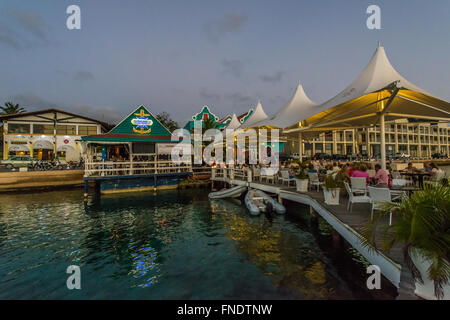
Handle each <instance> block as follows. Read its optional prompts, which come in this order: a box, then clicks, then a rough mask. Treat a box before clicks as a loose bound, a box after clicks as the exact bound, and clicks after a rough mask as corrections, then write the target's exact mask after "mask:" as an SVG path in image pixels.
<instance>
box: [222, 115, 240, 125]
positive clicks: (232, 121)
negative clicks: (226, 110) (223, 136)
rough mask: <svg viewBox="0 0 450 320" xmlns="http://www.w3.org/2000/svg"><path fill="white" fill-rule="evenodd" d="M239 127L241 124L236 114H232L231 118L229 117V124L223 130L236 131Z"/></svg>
mask: <svg viewBox="0 0 450 320" xmlns="http://www.w3.org/2000/svg"><path fill="white" fill-rule="evenodd" d="M240 125H241V123H240V122H239V120H238V118H237V116H236V113H233V116H232V117H231V121H230V123H228V125H227V126H226V128H225V129H237V128H239V126H240Z"/></svg>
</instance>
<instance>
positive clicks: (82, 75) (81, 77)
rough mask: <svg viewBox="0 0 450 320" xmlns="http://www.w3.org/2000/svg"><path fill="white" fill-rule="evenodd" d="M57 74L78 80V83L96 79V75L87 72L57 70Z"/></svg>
mask: <svg viewBox="0 0 450 320" xmlns="http://www.w3.org/2000/svg"><path fill="white" fill-rule="evenodd" d="M56 73H58V74H61V75H63V76H65V77H69V78H71V79H73V80H77V81H89V80H94V79H95V77H94V74H93V73H92V72H90V71H86V70H78V71H76V72H68V71H64V70H56Z"/></svg>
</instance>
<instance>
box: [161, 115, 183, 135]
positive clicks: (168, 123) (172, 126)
mask: <svg viewBox="0 0 450 320" xmlns="http://www.w3.org/2000/svg"><path fill="white" fill-rule="evenodd" d="M156 119H158V121H159V122H161V123H162V124H163V126H165V127H166V128H167V129H169V131H170V132H173V131H174V130H176V129H178V128H179V127H180V126H179V125H178V123H177V122H176V121H174V120H172V118H171V117H170V114H168V113H167V112H165V111H164V112H161V113H160V114H158V115H157V116H156Z"/></svg>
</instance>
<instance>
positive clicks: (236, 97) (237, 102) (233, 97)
mask: <svg viewBox="0 0 450 320" xmlns="http://www.w3.org/2000/svg"><path fill="white" fill-rule="evenodd" d="M226 99H227V100H229V101H230V102H231V103H232V105H233V107H234V109H236V110H245V109H246V108H248V107H249V106H252V105H254V103H255V101H256V99H255V98H253V97H250V96H248V95H246V94H243V93H241V92H235V93H231V94H227V95H226Z"/></svg>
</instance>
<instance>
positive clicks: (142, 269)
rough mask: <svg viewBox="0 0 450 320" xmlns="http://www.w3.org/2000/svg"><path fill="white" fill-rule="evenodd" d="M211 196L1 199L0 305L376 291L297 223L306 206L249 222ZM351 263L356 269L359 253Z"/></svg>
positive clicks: (241, 211) (237, 208)
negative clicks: (74, 282)
mask: <svg viewBox="0 0 450 320" xmlns="http://www.w3.org/2000/svg"><path fill="white" fill-rule="evenodd" d="M206 194H207V192H205V191H204V190H201V192H200V191H199V190H188V191H184V190H183V191H182V192H178V191H166V192H158V193H157V194H154V193H152V192H150V193H139V194H132V195H129V194H127V195H113V196H107V197H101V198H100V197H97V196H95V195H91V196H90V197H89V199H88V201H87V202H84V201H83V196H82V193H81V192H80V191H79V190H72V191H56V192H45V193H30V194H21V195H15V194H7V195H0V274H1V275H2V277H1V278H0V287H1V288H2V290H0V298H4V299H5V298H21V299H33V298H41V299H42V298H43V299H45V298H56V299H80V298H87V299H280V298H283V299H292V298H299V299H327V298H331V299H340V298H354V297H355V296H357V297H359V296H367V295H368V294H369V293H367V292H366V291H367V290H366V289H364V288H362V287H361V286H360V285H359V284H355V283H359V282H360V280H361V279H359V278H356V277H354V276H352V277H347V274H346V273H342V270H339V269H338V268H336V264H335V261H334V260H333V259H334V258H333V256H332V254H333V253H334V251H332V252H331V251H330V252H331V253H330V252H327V246H328V247H330V242H329V241H328V240H327V239H326V238H323V237H322V238H320V237H319V238H318V237H317V236H316V235H314V233H312V232H311V229H310V226H309V225H308V223H305V221H304V220H303V219H299V220H295V218H293V217H294V216H295V213H296V210H298V208H296V209H294V210H289V214H288V215H286V216H276V217H274V219H273V222H269V221H268V220H267V219H266V218H265V217H264V216H261V217H257V218H254V217H251V216H249V214H248V213H247V211H246V209H245V207H244V206H242V204H241V203H240V202H239V201H238V200H232V201H211V202H210V201H209V200H208V199H207V196H206ZM325 232H326V230H325ZM319 236H320V235H319ZM330 257H331V258H330ZM342 259H344V260H345V261H346V263H347V264H353V267H354V262H353V261H352V257H351V256H350V255H347V258H342ZM71 264H75V265H79V266H80V267H81V271H82V279H83V280H82V281H83V283H82V287H83V290H80V291H77V292H75V291H69V290H67V288H66V287H65V281H66V279H67V278H66V277H67V274H66V273H65V270H66V268H67V266H68V265H71ZM359 272H360V273H361V274H363V270H362V269H361V270H359ZM343 275H344V276H343Z"/></svg>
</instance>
